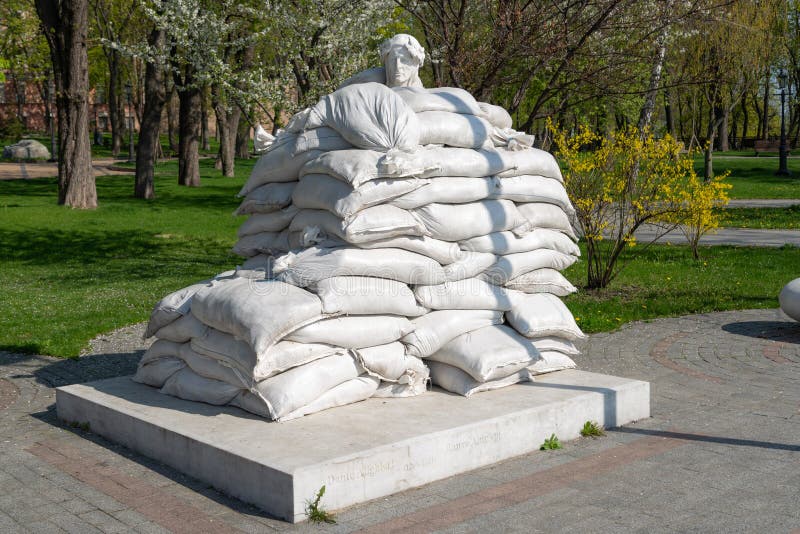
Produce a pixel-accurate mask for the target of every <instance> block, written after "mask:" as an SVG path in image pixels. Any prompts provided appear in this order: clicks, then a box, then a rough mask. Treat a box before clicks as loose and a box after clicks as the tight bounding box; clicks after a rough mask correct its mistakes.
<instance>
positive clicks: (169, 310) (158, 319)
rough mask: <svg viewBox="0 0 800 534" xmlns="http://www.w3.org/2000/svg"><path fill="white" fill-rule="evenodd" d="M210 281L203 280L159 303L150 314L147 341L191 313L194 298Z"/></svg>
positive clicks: (171, 294) (146, 333) (145, 334)
mask: <svg viewBox="0 0 800 534" xmlns="http://www.w3.org/2000/svg"><path fill="white" fill-rule="evenodd" d="M209 281H210V280H203V281H202V282H198V283H197V284H192V285H190V286H188V287H184V288H182V289H179V290H177V291H175V292H173V293H170V294H169V295H167V296H166V297H164V298H163V299H161V300H160V301H158V303H157V304H156V305H155V306H154V307H153V311H152V312H151V313H150V321H149V322H148V323H147V330H146V331H145V333H144V337H145V339H147V338H149V337H153V336H154V335H155V334H156V332H157V331H158V330H160V329H161V328H163V327H164V326H166V325H168V324H169V323H171V322H172V321H175V320H177V319H178V318H180V317H182V316H184V315H186V314H187V313H189V308H190V307H191V304H192V297H193V296H194V294H195V293H197V292H198V291H200V290H201V289H202V288H204V287H206V286H207V285H208V283H209Z"/></svg>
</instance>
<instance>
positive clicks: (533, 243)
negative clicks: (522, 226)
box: [459, 228, 581, 256]
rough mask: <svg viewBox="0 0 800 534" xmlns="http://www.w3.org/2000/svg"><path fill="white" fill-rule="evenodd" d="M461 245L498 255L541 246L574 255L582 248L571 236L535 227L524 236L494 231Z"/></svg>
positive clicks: (463, 242)
mask: <svg viewBox="0 0 800 534" xmlns="http://www.w3.org/2000/svg"><path fill="white" fill-rule="evenodd" d="M459 245H460V246H461V248H462V249H463V250H471V251H475V252H491V253H492V254H497V255H503V254H517V253H520V252H529V251H531V250H537V249H540V248H549V249H551V250H557V251H559V252H562V253H564V254H571V255H573V256H580V255H581V250H580V248H578V245H576V244H575V242H574V241H573V240H572V239H570V238H569V236H567V235H566V234H564V233H563V232H560V231H558V230H552V229H550V228H534V229H533V230H531V231H530V232H528V233H527V234H525V235H522V236H517V235H514V233H513V232H494V233H491V234H486V235H482V236H477V237H473V238H471V239H467V240H465V241H462V242H461V243H459Z"/></svg>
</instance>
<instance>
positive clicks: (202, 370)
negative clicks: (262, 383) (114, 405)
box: [179, 343, 256, 389]
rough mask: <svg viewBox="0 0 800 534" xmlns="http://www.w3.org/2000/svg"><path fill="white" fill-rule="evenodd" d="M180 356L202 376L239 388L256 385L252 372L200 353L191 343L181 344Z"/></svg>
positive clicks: (248, 387) (190, 367)
mask: <svg viewBox="0 0 800 534" xmlns="http://www.w3.org/2000/svg"><path fill="white" fill-rule="evenodd" d="M179 356H180V358H181V360H183V361H184V362H186V365H187V366H189V369H191V370H192V371H194V373H195V374H198V375H200V376H202V377H205V378H211V379H213V380H219V381H220V382H225V383H226V384H230V385H231V386H234V387H236V388H239V389H250V388H251V387H253V386H255V383H256V381H255V380H254V379H253V376H252V375H251V374H247V373H243V372H242V371H241V370H240V369H239V368H238V367H235V366H232V365H226V362H224V361H223V360H219V359H217V358H212V357H210V356H206V355H205V354H200V353H199V352H197V351H195V350H194V349H192V347H191V345H190V344H189V343H184V344H183V345H181V350H180V354H179Z"/></svg>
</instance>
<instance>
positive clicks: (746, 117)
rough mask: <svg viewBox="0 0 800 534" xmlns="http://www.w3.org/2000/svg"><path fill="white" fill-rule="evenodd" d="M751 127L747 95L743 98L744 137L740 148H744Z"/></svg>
mask: <svg viewBox="0 0 800 534" xmlns="http://www.w3.org/2000/svg"><path fill="white" fill-rule="evenodd" d="M749 127H750V111H749V110H748V109H747V93H745V94H744V95H743V96H742V137H741V139H742V140H741V141H740V142H739V147H740V148H744V140H745V139H746V138H747V129H748V128H749Z"/></svg>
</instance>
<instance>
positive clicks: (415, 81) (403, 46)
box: [380, 33, 425, 87]
mask: <svg viewBox="0 0 800 534" xmlns="http://www.w3.org/2000/svg"><path fill="white" fill-rule="evenodd" d="M380 53H381V61H383V67H384V68H385V69H386V85H388V86H389V87H422V81H421V80H420V79H419V68H420V67H421V66H422V63H423V61H425V49H424V48H422V46H421V45H420V44H419V42H418V41H417V40H416V39H415V38H414V37H412V36H411V35H407V34H405V33H399V34H397V35H395V36H394V37H392V38H390V39H387V40H385V41H384V42H383V43H381V47H380Z"/></svg>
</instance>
